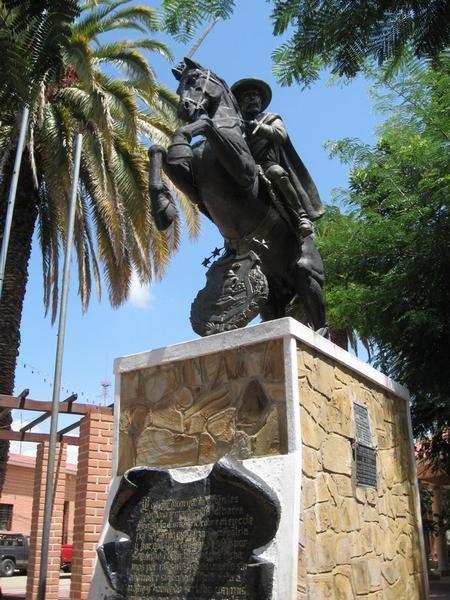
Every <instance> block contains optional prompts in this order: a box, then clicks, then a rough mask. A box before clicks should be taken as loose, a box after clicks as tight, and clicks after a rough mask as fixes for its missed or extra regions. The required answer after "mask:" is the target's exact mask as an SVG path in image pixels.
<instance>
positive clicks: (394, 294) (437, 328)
mask: <svg viewBox="0 0 450 600" xmlns="http://www.w3.org/2000/svg"><path fill="white" fill-rule="evenodd" d="M449 89H450V61H449V59H448V57H442V58H441V59H440V61H439V64H438V66H435V68H430V67H429V66H428V65H427V64H426V63H425V62H424V61H422V62H418V61H417V60H410V61H407V63H406V64H405V65H404V68H403V69H402V70H401V72H400V73H399V74H398V75H397V76H396V77H395V78H393V79H392V80H391V81H390V83H389V89H388V91H386V88H385V87H382V86H381V85H378V86H376V88H375V94H376V98H377V101H378V107H379V108H380V109H384V110H387V111H389V113H390V116H389V118H388V119H387V120H386V121H385V122H384V124H383V125H382V126H381V127H380V128H379V140H378V142H377V144H376V145H375V146H374V147H370V146H367V145H365V144H362V143H361V142H359V141H357V140H349V139H347V140H343V141H340V142H338V143H334V144H331V145H330V148H331V151H332V154H333V155H337V156H339V157H340V158H341V160H343V161H344V162H346V163H349V164H350V165H351V171H350V187H349V189H348V190H347V191H345V192H344V193H343V198H342V199H343V200H344V201H345V203H346V204H347V210H346V211H345V212H344V213H342V212H341V211H339V210H338V209H334V210H330V211H328V216H325V217H324V219H323V220H322V222H321V223H320V224H319V232H320V233H321V234H322V235H320V237H319V239H318V242H319V245H320V249H321V252H322V255H323V256H324V258H325V266H326V273H327V281H328V288H327V295H328V305H329V307H330V319H331V321H332V323H333V324H335V325H336V326H337V327H341V328H346V327H350V326H352V327H353V328H355V329H356V331H357V332H358V334H359V335H360V336H362V337H364V338H367V339H369V340H370V341H371V344H372V348H373V350H374V351H375V362H376V364H377V365H378V366H380V367H381V368H382V369H383V370H384V371H386V372H387V373H388V374H389V375H391V376H393V377H394V378H395V379H397V380H398V381H400V382H402V383H404V384H406V385H407V386H408V387H409V389H410V391H411V393H412V397H413V418H414V425H415V432H416V434H417V435H419V436H424V437H425V438H428V437H429V435H430V433H434V434H435V435H434V436H433V437H432V438H431V439H432V442H430V444H431V446H430V444H428V450H427V451H428V452H429V451H430V450H431V455H430V457H431V458H433V457H434V458H437V459H438V460H439V461H440V463H441V466H442V465H444V466H445V467H446V468H447V469H449V465H450V460H448V459H449V439H448V435H446V434H445V431H446V428H448V427H449V424H450V379H449V377H448V368H447V365H448V348H449V344H450V308H449V307H450V278H449V273H450V246H449V243H448V240H449V236H450V212H449V184H450V176H449V152H448V144H449V138H450V129H449V121H448V113H447V111H448V106H449V100H450V95H449ZM426 446H427V445H426V444H425V445H424V448H425V447H426Z"/></svg>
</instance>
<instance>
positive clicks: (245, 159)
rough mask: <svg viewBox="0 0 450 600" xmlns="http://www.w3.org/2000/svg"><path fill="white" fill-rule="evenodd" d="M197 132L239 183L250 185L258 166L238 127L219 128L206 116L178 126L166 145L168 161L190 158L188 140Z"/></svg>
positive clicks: (170, 162)
mask: <svg viewBox="0 0 450 600" xmlns="http://www.w3.org/2000/svg"><path fill="white" fill-rule="evenodd" d="M196 135H203V136H205V138H206V139H207V140H208V143H209V145H210V147H211V148H212V151H213V153H214V155H215V157H216V159H217V160H218V162H219V163H220V164H221V165H222V166H223V168H224V169H225V170H226V171H227V172H228V174H229V175H230V177H231V178H232V179H233V180H234V181H236V183H237V184H238V185H240V186H242V187H249V186H251V185H253V183H254V182H255V179H256V177H257V166H256V163H255V161H254V159H253V157H252V155H251V153H250V150H249V149H248V146H247V145H246V143H245V141H244V139H243V136H242V133H241V131H240V129H239V127H237V126H235V127H227V128H218V127H216V125H215V124H214V121H213V120H212V119H210V118H209V117H202V118H200V119H198V120H197V121H195V122H194V123H190V124H188V125H183V126H182V127H180V128H179V129H177V131H176V132H175V133H174V135H173V138H172V142H171V144H170V146H169V150H168V154H167V162H168V163H169V164H177V163H181V162H183V161H186V160H190V158H191V157H192V149H191V146H190V143H191V141H192V138H193V137H195V136H196Z"/></svg>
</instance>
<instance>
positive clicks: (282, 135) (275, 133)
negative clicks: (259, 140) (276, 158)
mask: <svg viewBox="0 0 450 600" xmlns="http://www.w3.org/2000/svg"><path fill="white" fill-rule="evenodd" d="M256 135H260V136H261V137H265V138H267V139H268V140H270V141H271V142H274V143H275V144H284V142H285V141H286V140H287V131H286V128H285V126H284V123H283V121H282V120H281V119H275V120H274V121H272V123H271V124H270V125H267V124H266V123H258V126H257V131H256Z"/></svg>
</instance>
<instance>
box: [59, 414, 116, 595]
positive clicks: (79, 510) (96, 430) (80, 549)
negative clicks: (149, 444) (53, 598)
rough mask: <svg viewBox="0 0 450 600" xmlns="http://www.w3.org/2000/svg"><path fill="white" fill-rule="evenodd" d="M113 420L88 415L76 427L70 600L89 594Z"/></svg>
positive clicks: (107, 479)
mask: <svg viewBox="0 0 450 600" xmlns="http://www.w3.org/2000/svg"><path fill="white" fill-rule="evenodd" d="M112 435H113V416H112V414H102V413H100V412H91V413H89V414H88V415H86V416H85V417H84V418H83V419H82V421H81V423H80V446H79V454H78V471H77V482H76V496H75V520H74V531H73V558H72V582H71V587H70V598H71V600H86V599H87V598H88V594H89V587H90V584H91V578H92V574H93V572H94V563H95V558H96V556H97V552H96V549H97V545H98V542H99V539H100V533H101V530H102V526H103V516H104V511H105V504H106V499H107V496H108V486H109V483H110V480H111V458H112V457H111V454H112Z"/></svg>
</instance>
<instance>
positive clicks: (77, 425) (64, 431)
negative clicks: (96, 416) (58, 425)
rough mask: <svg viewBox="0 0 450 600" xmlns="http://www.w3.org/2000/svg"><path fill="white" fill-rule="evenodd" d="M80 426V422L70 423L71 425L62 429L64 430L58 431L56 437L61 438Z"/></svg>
mask: <svg viewBox="0 0 450 600" xmlns="http://www.w3.org/2000/svg"><path fill="white" fill-rule="evenodd" d="M79 426H80V421H75V423H72V425H67V427H64V429H61V431H58V435H59V436H62V435H65V434H66V433H69V431H73V430H74V429H77V427H79Z"/></svg>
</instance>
